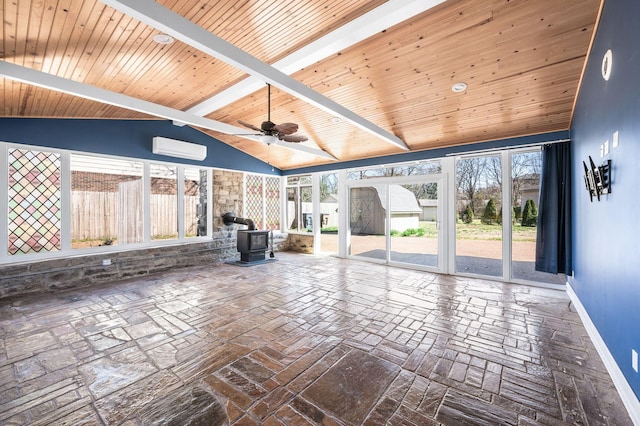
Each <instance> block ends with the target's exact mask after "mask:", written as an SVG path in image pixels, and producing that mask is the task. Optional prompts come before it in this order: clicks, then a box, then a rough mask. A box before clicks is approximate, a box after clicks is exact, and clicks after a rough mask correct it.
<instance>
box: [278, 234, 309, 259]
mask: <svg viewBox="0 0 640 426" xmlns="http://www.w3.org/2000/svg"><path fill="white" fill-rule="evenodd" d="M285 247H286V250H289V251H295V252H297V253H307V254H313V234H289V235H288V237H287V243H286V245H285Z"/></svg>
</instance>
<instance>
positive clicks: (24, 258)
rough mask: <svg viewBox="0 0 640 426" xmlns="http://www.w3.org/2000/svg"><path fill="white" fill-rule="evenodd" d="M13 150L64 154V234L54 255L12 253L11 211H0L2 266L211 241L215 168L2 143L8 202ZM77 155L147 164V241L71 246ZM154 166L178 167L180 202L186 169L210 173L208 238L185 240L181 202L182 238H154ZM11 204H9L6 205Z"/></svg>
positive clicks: (1, 178) (1, 179)
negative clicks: (74, 157) (73, 172)
mask: <svg viewBox="0 0 640 426" xmlns="http://www.w3.org/2000/svg"><path fill="white" fill-rule="evenodd" d="M9 149H21V150H30V151H38V152H47V153H55V154H58V155H60V160H61V161H60V182H61V185H60V186H61V189H60V191H61V224H60V228H61V229H60V232H61V249H60V250H58V251H53V252H40V253H22V254H13V255H11V254H9V231H8V224H9V222H8V213H9V209H8V207H7V208H4V209H2V210H1V211H0V223H2V225H1V226H0V245H1V247H0V265H8V264H16V263H31V262H37V261H42V260H51V259H59V258H67V257H69V256H77V255H92V254H101V253H115V252H123V251H129V250H138V249H145V248H154V247H161V246H168V245H176V244H184V243H198V242H205V241H209V240H210V239H211V237H212V235H213V232H212V228H213V226H212V225H213V221H212V211H213V208H212V207H213V206H212V200H213V197H212V192H213V191H212V188H213V170H214V168H212V167H206V166H202V165H197V164H184V163H173V162H167V161H159V160H155V159H153V160H150V159H141V158H133V157H123V156H115V155H104V154H97V153H92V152H87V151H76V150H65V149H59V148H50V147H45V146H37V145H27V144H16V143H11V142H5V141H0V164H4V165H5V167H3V169H4V171H3V172H2V173H0V198H1V199H2V200H5V201H7V200H8V193H9V170H8V167H6V166H7V165H8V159H9V155H8V152H9ZM74 154H77V155H82V156H89V157H95V158H111V159H118V160H125V161H134V162H139V163H142V165H143V176H142V178H143V182H144V189H143V203H142V204H143V241H142V242H140V243H130V244H123V245H103V246H96V247H86V248H72V247H71V237H72V235H71V233H72V229H71V192H72V185H71V179H72V177H71V156H72V155H74ZM151 164H160V165H167V166H169V167H176V168H177V177H176V179H177V191H178V197H177V198H178V200H179V199H180V198H181V194H182V192H180V191H181V190H182V191H183V181H184V169H186V168H197V169H201V170H206V172H207V194H206V198H207V205H208V206H211V207H208V208H207V218H206V220H207V235H202V236H195V237H185V235H184V220H181V218H182V216H183V215H184V203H183V202H180V201H179V202H178V213H177V214H178V216H177V217H178V238H176V239H171V240H152V239H151V235H150V234H151V232H150V231H151V229H150V220H151V216H150V204H149V202H150V194H151V176H150V165H151ZM6 204H7V203H6V202H5V205H6Z"/></svg>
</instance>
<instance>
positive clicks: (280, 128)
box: [238, 83, 308, 145]
mask: <svg viewBox="0 0 640 426" xmlns="http://www.w3.org/2000/svg"><path fill="white" fill-rule="evenodd" d="M238 123H240V124H242V125H243V126H245V127H248V128H249V129H251V130H255V131H256V132H259V133H257V134H251V135H238V136H260V141H261V142H264V143H266V144H267V145H271V144H272V143H275V142H277V141H278V140H281V141H284V142H295V143H298V142H304V141H306V140H308V138H307V137H306V136H302V135H294V133H295V132H297V131H298V125H297V124H295V123H282V124H275V123H274V122H272V121H271V84H269V83H267V121H263V122H262V124H261V125H260V127H256V126H254V125H253V124H250V123H247V122H246V121H242V120H238Z"/></svg>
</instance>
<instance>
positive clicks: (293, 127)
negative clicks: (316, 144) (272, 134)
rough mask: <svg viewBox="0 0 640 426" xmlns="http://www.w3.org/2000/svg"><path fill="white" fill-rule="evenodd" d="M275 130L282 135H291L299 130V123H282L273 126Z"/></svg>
mask: <svg viewBox="0 0 640 426" xmlns="http://www.w3.org/2000/svg"><path fill="white" fill-rule="evenodd" d="M273 130H275V131H276V132H278V133H280V134H281V135H290V134H292V133H295V132H297V131H298V125H297V124H296V123H282V124H276V125H275V126H273Z"/></svg>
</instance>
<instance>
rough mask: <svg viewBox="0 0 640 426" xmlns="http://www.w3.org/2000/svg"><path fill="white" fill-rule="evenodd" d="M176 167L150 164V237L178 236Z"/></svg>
mask: <svg viewBox="0 0 640 426" xmlns="http://www.w3.org/2000/svg"><path fill="white" fill-rule="evenodd" d="M177 182H178V168H177V167H175V166H170V165H165V164H151V200H150V201H151V239H152V240H170V239H175V238H178V197H177V195H178V187H177Z"/></svg>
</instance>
